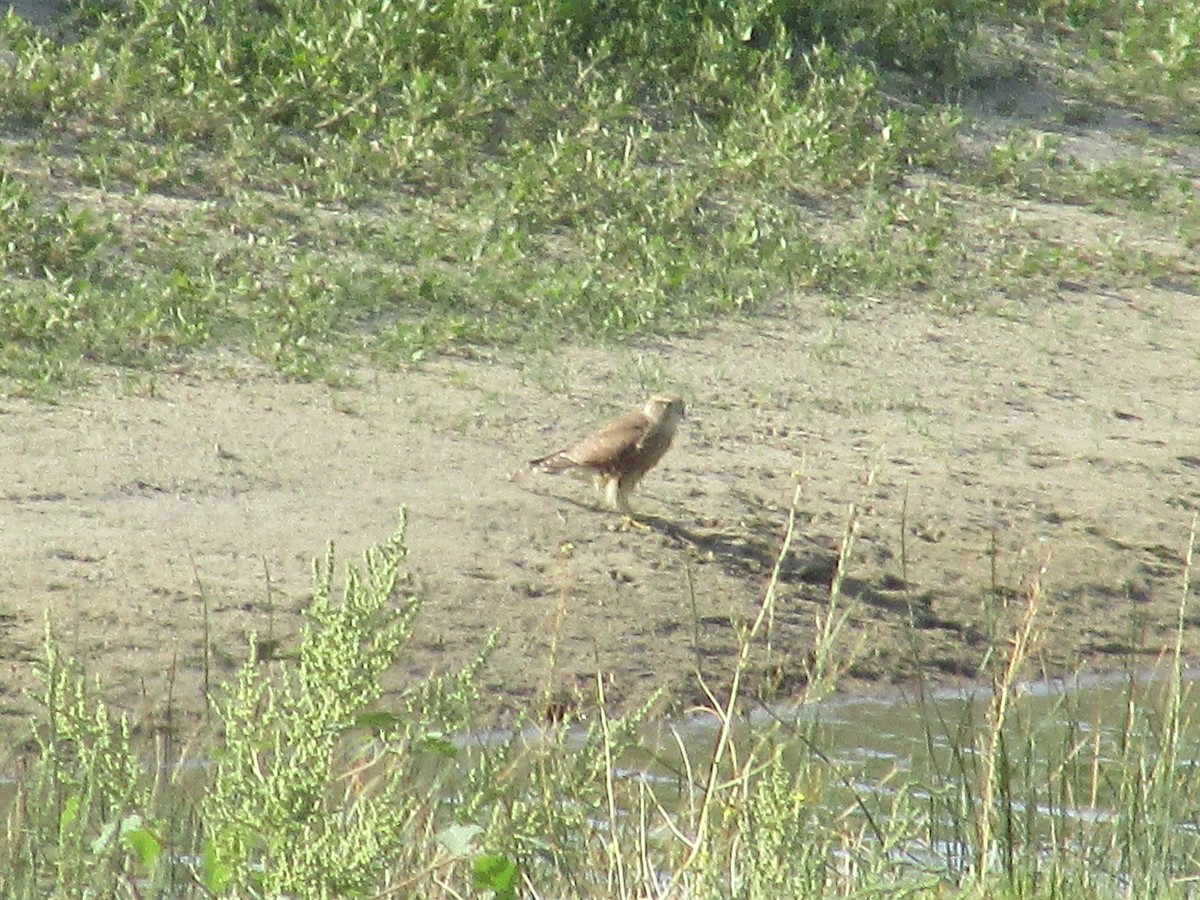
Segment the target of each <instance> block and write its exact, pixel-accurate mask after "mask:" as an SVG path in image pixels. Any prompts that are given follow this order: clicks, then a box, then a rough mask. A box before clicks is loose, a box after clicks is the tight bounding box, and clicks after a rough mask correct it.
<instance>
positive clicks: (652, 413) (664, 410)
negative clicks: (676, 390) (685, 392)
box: [645, 394, 687, 423]
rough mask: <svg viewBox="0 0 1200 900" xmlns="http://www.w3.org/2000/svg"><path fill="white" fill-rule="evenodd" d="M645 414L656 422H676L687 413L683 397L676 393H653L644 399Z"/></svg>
mask: <svg viewBox="0 0 1200 900" xmlns="http://www.w3.org/2000/svg"><path fill="white" fill-rule="evenodd" d="M645 412H646V415H647V416H649V417H650V418H651V419H653V420H654V421H656V422H661V421H664V420H667V421H670V422H673V423H674V422H678V421H679V420H680V419H682V418H684V417H685V416H686V415H687V407H686V406H685V405H684V402H683V398H682V397H680V396H677V395H676V394H655V395H654V396H653V397H651V398H650V399H649V400H647V401H646V408H645Z"/></svg>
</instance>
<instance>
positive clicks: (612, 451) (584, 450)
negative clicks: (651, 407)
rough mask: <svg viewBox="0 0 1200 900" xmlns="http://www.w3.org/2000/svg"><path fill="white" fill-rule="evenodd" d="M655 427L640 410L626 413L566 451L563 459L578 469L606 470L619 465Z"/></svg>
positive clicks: (563, 453) (563, 452)
mask: <svg viewBox="0 0 1200 900" xmlns="http://www.w3.org/2000/svg"><path fill="white" fill-rule="evenodd" d="M653 426H654V423H653V422H652V421H651V420H650V418H649V417H648V416H647V415H646V414H645V413H644V412H642V411H641V410H640V409H634V410H630V411H629V412H626V413H622V414H621V415H619V416H617V417H616V418H615V419H613V420H611V421H610V422H608V423H606V424H605V425H604V426H603V427H601V428H600V430H599V431H597V432H596V433H595V434H592V435H590V436H589V437H586V438H584V439H583V440H582V441H580V442H579V443H577V444H575V445H574V446H571V447H568V448H567V449H566V450H564V451H562V454H561V455H562V456H564V457H566V458H567V459H569V460H570V461H571V462H572V463H574V464H575V465H577V466H580V467H583V468H588V469H605V468H610V467H612V466H615V465H618V464H619V463H620V461H621V459H622V458H623V457H625V456H627V455H628V454H629V453H630V452H631V451H636V448H637V447H638V445H639V444H640V443H641V441H642V440H643V439H644V438H645V436H646V434H647V433H648V432H649V431H650V429H651V428H652V427H653Z"/></svg>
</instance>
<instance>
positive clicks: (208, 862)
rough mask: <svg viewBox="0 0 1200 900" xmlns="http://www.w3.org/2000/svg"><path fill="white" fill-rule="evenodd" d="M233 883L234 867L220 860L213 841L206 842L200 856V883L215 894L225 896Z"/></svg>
mask: <svg viewBox="0 0 1200 900" xmlns="http://www.w3.org/2000/svg"><path fill="white" fill-rule="evenodd" d="M232 881H233V866H231V865H229V863H227V862H225V861H224V860H223V859H221V858H219V856H218V855H217V848H216V846H215V845H214V844H213V842H212V841H205V842H204V850H203V852H202V853H201V854H200V882H201V883H202V884H203V885H204V886H205V887H206V888H208V889H209V890H210V891H211V892H212V893H214V894H223V893H225V889H226V888H227V887H229V885H230V883H231V882H232Z"/></svg>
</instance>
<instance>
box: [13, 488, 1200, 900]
mask: <svg viewBox="0 0 1200 900" xmlns="http://www.w3.org/2000/svg"><path fill="white" fill-rule="evenodd" d="M854 522H855V518H854V515H853V514H852V516H851V521H850V524H849V525H848V527H847V529H846V537H845V547H844V550H845V551H846V552H845V553H844V554H843V557H842V558H843V559H844V558H846V555H847V554H848V553H849V550H850V548H851V545H852V544H853V541H854V536H855V532H856V527H855V524H854ZM794 525H795V520H794V508H793V518H792V520H791V523H790V524H789V529H788V532H787V535H786V537H785V539H784V542H783V544H782V546H781V547H780V548H779V558H780V560H782V559H784V558H785V557H786V555H787V553H788V546H789V543H790V541H791V537H792V533H793V531H792V529H793V527H794ZM1193 541H1194V535H1193ZM405 560H406V545H405V531H404V523H403V520H402V521H401V526H400V529H399V530H398V531H397V533H396V535H395V536H394V537H393V538H392V539H391V540H389V541H387V542H386V543H384V544H382V545H380V546H379V547H377V548H375V549H373V550H371V551H369V552H368V553H367V554H366V556H365V558H364V559H363V561H362V562H361V563H360V564H359V565H358V566H355V567H351V568H350V569H349V570H348V571H347V575H346V579H345V583H344V586H343V587H342V588H341V589H340V590H336V589H335V588H334V585H333V580H332V572H333V569H334V561H333V558H332V556H331V555H327V556H326V558H325V559H324V560H322V561H321V563H320V564H319V565H318V566H317V567H316V572H315V590H314V598H313V601H312V603H311V605H310V607H309V609H308V612H307V625H306V627H305V629H304V633H303V637H302V639H301V641H300V643H299V646H298V649H297V651H296V653H295V654H294V656H292V657H290V658H289V659H287V660H275V661H271V662H267V661H261V660H259V661H256V660H255V659H254V656H255V654H254V653H253V651H251V653H250V660H249V661H248V662H247V663H246V664H245V665H244V667H243V668H242V670H241V671H240V673H239V674H238V676H237V677H236V678H235V679H234V680H233V681H232V683H230V684H228V685H225V686H224V687H223V688H221V689H220V690H219V691H218V692H217V693H216V694H215V703H214V715H215V721H214V727H213V728H212V729H211V731H210V732H208V733H206V735H204V736H202V737H201V738H200V739H199V740H198V741H197V742H195V743H193V744H192V745H191V746H189V748H188V749H187V751H186V752H185V753H184V754H183V757H182V759H179V758H178V754H177V750H178V745H176V744H173V743H164V741H163V740H162V739H161V738H160V740H158V741H157V742H156V743H155V747H156V748H157V750H156V752H155V753H154V754H153V755H152V758H149V759H147V758H144V757H143V756H140V755H139V754H138V753H137V752H135V750H134V746H135V745H134V742H133V740H132V738H131V735H132V730H133V729H132V725H131V723H130V722H129V720H128V719H127V718H125V717H124V716H119V715H116V714H114V713H113V712H111V711H110V710H109V708H108V707H107V705H106V703H105V701H104V698H103V695H102V693H101V692H100V691H99V689H98V686H96V685H93V684H92V683H91V682H90V680H89V679H88V677H87V675H86V672H85V671H84V670H83V668H82V666H81V665H80V664H79V663H78V662H76V661H74V660H71V659H67V658H65V657H64V656H63V655H62V652H61V650H60V649H59V647H60V644H59V642H58V640H57V638H56V637H55V635H54V634H52V633H51V632H50V631H49V629H48V630H47V639H46V656H45V663H44V666H43V669H42V683H43V699H44V703H45V712H44V716H43V719H42V721H41V723H40V724H39V727H38V729H37V732H36V737H35V741H34V749H33V751H32V753H31V755H30V758H29V760H28V762H27V763H26V765H25V767H24V769H23V774H22V776H21V778H20V779H19V780H18V781H17V782H16V783H15V796H11V799H9V800H8V801H7V803H6V806H5V810H4V811H5V818H4V820H3V821H4V825H3V826H0V890H2V891H3V894H4V896H5V897H12V898H24V897H29V898H32V897H44V896H72V897H75V896H104V897H123V896H128V897H139V898H150V897H162V898H185V897H203V896H222V897H281V896H304V897H377V896H393V895H398V896H421V897H470V896H480V897H482V896H495V897H510V898H511V897H517V896H571V897H581V898H583V897H597V898H600V897H604V898H614V897H615V898H624V897H630V898H632V897H647V896H650V897H673V896H687V897H695V898H725V897H746V898H760V897H761V898H768V897H809V896H832V897H855V896H866V895H879V894H884V895H888V896H898V895H904V896H914V897H930V898H933V897H938V898H945V897H963V898H983V897H986V898H992V897H994V898H1007V897H1018V896H1020V897H1066V898H1074V897H1078V898H1084V897H1087V898H1095V897H1113V898H1116V897H1124V896H1155V897H1174V896H1178V897H1183V896H1188V895H1189V888H1190V878H1191V877H1192V873H1193V867H1194V859H1195V854H1196V853H1197V852H1198V851H1200V838H1198V837H1197V836H1196V834H1195V833H1194V831H1193V830H1191V829H1188V828H1180V827H1178V826H1179V823H1180V822H1182V821H1187V820H1188V818H1189V816H1191V815H1192V811H1193V810H1194V809H1195V805H1196V803H1197V802H1198V801H1200V776H1198V773H1197V771H1196V768H1195V765H1194V761H1193V760H1192V758H1191V750H1190V748H1192V747H1194V746H1195V741H1196V739H1197V737H1198V735H1197V734H1196V723H1195V721H1194V720H1193V719H1192V718H1191V717H1190V714H1189V709H1190V689H1189V687H1188V685H1187V684H1186V682H1185V680H1184V671H1183V658H1182V653H1181V649H1180V647H1181V638H1182V629H1183V627H1184V623H1185V621H1186V619H1187V616H1188V614H1189V613H1188V610H1187V607H1186V601H1187V598H1188V597H1189V594H1190V587H1189V585H1188V584H1187V582H1186V579H1187V575H1186V574H1185V583H1184V585H1183V597H1184V601H1183V602H1181V605H1180V611H1179V629H1180V631H1179V634H1180V642H1179V643H1177V644H1176V648H1175V653H1174V655H1173V656H1171V657H1169V658H1168V660H1167V665H1166V667H1165V672H1164V675H1165V677H1164V678H1163V679H1162V680H1160V681H1158V682H1154V683H1143V682H1140V681H1138V680H1137V679H1135V678H1132V677H1131V678H1130V680H1129V681H1128V683H1127V685H1126V688H1125V695H1124V698H1123V707H1124V709H1123V717H1121V716H1120V715H1118V716H1116V717H1114V716H1113V715H1111V713H1112V712H1113V711H1112V710H1109V711H1108V714H1106V715H1105V716H1103V717H1102V718H1101V719H1100V720H1097V719H1096V718H1095V717H1094V713H1093V711H1090V710H1089V709H1087V705H1086V704H1087V699H1088V695H1087V692H1086V691H1084V692H1081V693H1079V694H1071V693H1066V694H1063V695H1062V697H1061V698H1060V700H1059V701H1058V702H1057V703H1056V704H1054V706H1053V707H1052V708H1051V709H1050V710H1049V711H1048V712H1046V711H1044V710H1043V711H1042V712H1038V713H1035V712H1034V710H1035V709H1037V706H1036V705H1031V703H1030V702H1029V701H1028V700H1027V698H1025V697H1024V696H1023V695H1022V693H1021V692H1020V690H1019V689H1018V680H1017V679H1018V677H1019V673H1020V672H1021V671H1022V670H1023V667H1024V664H1025V662H1026V659H1027V656H1028V655H1029V653H1030V650H1031V646H1032V645H1031V643H1030V641H1031V639H1032V637H1033V635H1034V633H1035V631H1036V628H1037V623H1038V620H1039V616H1040V604H1041V595H1040V590H1039V588H1038V586H1037V584H1036V583H1035V584H1034V585H1033V586H1032V587H1031V588H1030V590H1029V592H1028V593H1027V594H1026V596H1025V597H1024V598H1023V600H1022V601H1019V602H1018V600H1017V599H1016V598H1014V599H1013V604H1014V609H1015V610H1018V609H1019V611H1020V613H1019V615H1017V616H1016V617H1015V619H1012V620H1011V621H1009V622H1008V623H1007V624H1006V625H1003V626H1001V627H999V628H998V629H997V630H996V633H995V634H994V635H993V637H992V640H993V642H994V644H993V652H992V656H991V658H992V662H991V663H990V664H989V671H990V675H991V678H992V689H991V692H990V696H989V699H988V702H987V703H986V704H984V705H983V707H982V709H981V708H980V707H979V706H978V705H971V704H968V705H963V706H959V707H958V709H959V710H960V711H958V712H954V711H953V705H952V704H947V703H946V702H945V701H939V700H937V699H935V698H933V697H932V696H930V697H927V698H926V699H925V701H924V703H923V704H922V705H921V707H920V710H921V711H920V713H919V716H920V723H919V724H920V727H921V728H922V729H923V730H924V734H925V736H926V741H927V744H928V753H927V755H926V759H925V760H924V761H923V762H921V763H920V764H914V765H913V766H912V767H910V768H908V769H904V768H896V769H894V770H892V771H890V772H884V773H882V774H880V773H878V772H876V773H874V774H871V773H869V772H866V771H859V770H858V767H857V766H856V765H855V764H852V763H848V762H838V761H835V758H834V756H833V752H832V751H831V749H830V748H827V747H826V746H825V744H824V741H825V733H824V730H823V729H822V726H821V722H820V714H819V709H820V707H819V705H817V706H812V705H811V704H813V703H814V701H816V700H818V699H819V698H820V697H821V696H823V695H825V694H826V693H827V692H828V690H829V689H830V688H831V687H832V686H833V685H834V684H835V683H836V680H837V678H838V676H839V674H840V673H841V672H842V671H844V670H845V668H846V666H847V665H848V662H849V660H847V658H846V656H845V650H844V648H842V647H841V646H840V640H839V631H840V623H841V622H842V621H844V619H845V616H846V615H848V614H849V613H850V610H849V608H848V607H847V606H846V604H847V602H848V601H847V600H846V599H845V598H843V597H842V596H841V595H840V590H839V585H840V575H839V576H837V577H835V578H834V581H833V585H832V587H831V590H830V596H829V601H828V607H827V609H826V611H825V615H824V617H823V621H824V627H823V628H822V629H821V632H820V635H819V637H818V645H819V646H818V647H817V650H816V653H815V655H814V658H813V663H812V668H811V670H810V672H809V676H810V680H809V683H808V692H807V694H806V702H807V703H808V704H810V705H809V711H810V712H814V711H815V712H816V715H815V716H814V715H806V716H802V717H800V718H799V719H796V720H779V721H778V722H777V723H776V725H775V726H773V727H766V726H760V727H758V728H756V729H753V730H746V729H745V728H743V727H741V725H740V714H739V713H738V712H737V710H738V709H739V707H741V706H742V705H743V704H744V703H745V702H746V701H747V699H748V698H746V697H743V696H742V695H741V691H740V687H739V685H740V679H741V676H742V675H743V674H745V673H746V672H747V670H748V667H749V666H750V665H753V664H756V663H755V660H756V659H757V658H758V657H759V656H760V654H761V653H762V652H763V644H762V640H763V639H764V638H766V639H767V641H768V645H769V635H770V629H771V622H772V620H773V616H774V605H775V589H776V584H777V581H776V579H777V578H778V571H776V573H775V577H773V578H772V579H771V581H770V583H769V586H768V588H767V591H766V593H765V595H764V597H763V602H762V605H761V607H760V610H759V614H758V617H757V619H756V621H755V622H754V623H753V624H751V625H750V626H749V627H748V628H747V630H746V631H745V633H744V634H743V635H742V644H741V650H740V654H739V658H738V662H737V666H736V669H735V675H734V678H733V682H732V684H731V686H729V689H728V693H727V694H725V695H723V696H718V695H717V694H715V693H714V694H710V704H709V707H708V710H707V712H708V714H709V716H710V717H711V719H712V721H713V722H714V723H715V731H714V734H713V735H712V736H711V737H709V738H707V739H705V740H703V741H701V742H693V743H692V744H691V745H690V746H689V745H687V744H685V743H683V742H682V741H681V740H679V739H678V738H677V739H676V740H677V741H678V743H677V744H676V745H674V746H673V745H671V744H670V743H669V742H668V743H667V744H665V745H663V744H658V745H655V744H649V743H646V742H645V739H644V738H643V737H642V735H643V734H644V733H645V729H644V725H645V716H646V712H645V710H638V711H633V712H631V713H628V714H626V715H623V716H620V717H616V718H613V717H609V716H608V715H606V714H605V712H604V709H605V702H604V700H605V698H604V682H603V679H599V680H598V682H597V687H596V691H597V697H596V699H597V702H598V710H599V712H598V714H597V716H596V717H595V718H593V719H592V720H591V721H590V722H586V723H585V722H575V723H572V722H569V721H567V722H562V723H560V724H558V725H554V726H546V727H542V728H540V729H538V730H537V734H536V737H534V738H532V739H529V738H528V737H527V736H525V735H527V734H528V733H529V732H525V733H523V732H522V728H524V727H531V725H532V723H529V722H523V723H518V726H517V728H516V729H515V730H514V731H512V732H510V733H508V735H507V736H501V737H499V738H493V739H491V740H483V739H481V740H472V739H470V738H469V735H468V732H467V729H470V728H472V727H478V725H479V723H478V721H477V719H476V714H475V712H474V708H475V704H476V703H477V700H478V694H477V684H478V675H479V672H480V670H481V669H482V668H483V667H485V666H486V665H487V655H488V652H489V647H488V646H484V647H482V648H480V655H479V656H478V658H477V659H476V660H475V661H474V662H473V663H471V664H470V665H468V666H467V667H466V668H465V669H464V670H463V671H462V672H460V673H458V674H456V675H451V676H447V677H442V678H436V679H430V680H427V681H425V682H421V683H416V684H413V685H411V686H410V687H409V688H408V689H407V691H406V692H405V693H404V694H403V695H402V696H401V697H399V698H397V699H392V700H389V701H388V702H387V703H386V704H384V703H383V702H381V697H382V691H381V688H380V677H381V676H382V675H383V674H384V672H386V671H387V670H388V668H389V667H391V666H392V665H393V664H394V663H395V662H396V660H397V659H398V657H399V656H400V655H402V654H403V652H404V646H405V642H406V641H407V639H408V637H409V635H410V633H411V630H412V626H413V623H414V621H415V619H416V617H417V616H418V615H419V613H420V601H419V599H418V598H417V597H416V596H414V595H413V594H412V592H411V589H410V587H409V583H408V578H407V575H406V573H405V569H404V564H405ZM1191 560H1192V552H1191V550H1189V552H1188V554H1187V569H1186V570H1185V572H1190V566H1191ZM767 652H768V653H769V650H768V651H767ZM976 710H980V711H979V712H978V713H977V712H975V711H976ZM976 716H978V718H977V717H976ZM1104 722H1108V723H1109V725H1108V727H1100V726H1102V725H1103V723H1104ZM1113 726H1115V727H1113ZM172 748H174V749H172ZM643 769H645V770H647V771H653V772H658V773H660V775H662V774H665V775H667V776H669V777H667V778H661V777H660V780H659V781H658V782H657V783H654V782H651V781H649V780H646V779H643V778H639V777H636V775H631V774H630V773H631V772H637V771H639V770H643ZM489 892H490V893H489Z"/></svg>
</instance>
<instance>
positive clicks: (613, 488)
mask: <svg viewBox="0 0 1200 900" xmlns="http://www.w3.org/2000/svg"><path fill="white" fill-rule="evenodd" d="M685 415H686V407H685V406H684V402H683V398H682V397H678V396H676V395H675V394H655V395H653V396H652V397H650V398H649V399H648V400H647V401H646V404H645V406H643V407H642V408H641V409H631V410H629V411H628V412H624V413H621V415H619V416H617V417H616V418H614V419H612V420H610V421H608V422H607V423H605V424H604V425H602V426H601V427H600V428H599V429H598V430H597V431H596V432H594V433H593V434H591V435H589V436H588V437H585V438H584V439H583V440H581V441H579V442H578V443H575V444H572V445H571V446H569V447H567V448H565V449H563V450H556V451H555V452H554V453H548V454H546V455H545V456H540V457H538V458H537V459H533V460H530V461H529V468H530V469H532V470H536V471H540V472H549V473H551V474H558V473H560V472H573V473H576V474H582V475H591V476H592V480H593V482H594V483H595V485H596V488H597V490H599V491H601V492H602V493H603V494H604V499H605V500H606V501H607V503H608V505H609V506H610V507H611V508H613V509H614V510H616V511H617V512H620V513H622V514H623V515H625V516H627V517H629V518H630V519H632V517H633V511H632V510H631V509H630V507H629V494H630V492H632V491H633V489H634V487H636V486H637V483H638V482H639V481H641V480H642V478H643V477H644V476H645V475H646V473H647V472H649V471H650V470H651V469H653V468H654V467H655V466H656V465H657V464H658V461H659V460H660V459H662V458H663V454H664V453H666V452H667V450H668V449H670V447H671V442H672V441H673V440H674V439H675V431H676V429H677V428H678V427H679V423H680V421H682V419H683V418H684V416H685Z"/></svg>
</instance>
